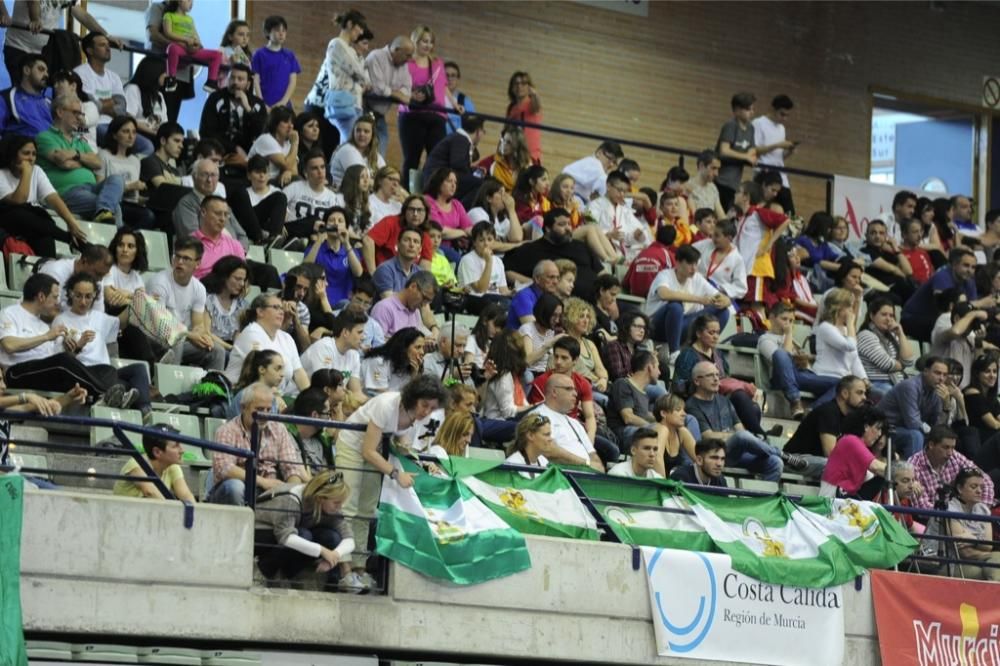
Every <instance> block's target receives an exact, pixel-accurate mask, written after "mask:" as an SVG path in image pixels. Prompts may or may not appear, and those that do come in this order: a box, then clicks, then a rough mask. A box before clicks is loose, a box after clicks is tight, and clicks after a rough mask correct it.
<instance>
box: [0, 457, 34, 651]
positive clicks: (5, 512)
mask: <svg viewBox="0 0 1000 666" xmlns="http://www.w3.org/2000/svg"><path fill="white" fill-rule="evenodd" d="M23 502H24V477H23V476H20V475H18V474H9V475H7V476H4V477H0V665H2V666H27V663H28V654H27V652H25V649H24V632H23V630H22V628H21V521H22V516H23Z"/></svg>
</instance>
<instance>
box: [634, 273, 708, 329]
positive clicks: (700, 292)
mask: <svg viewBox="0 0 1000 666" xmlns="http://www.w3.org/2000/svg"><path fill="white" fill-rule="evenodd" d="M675 270H676V269H673V268H667V269H665V270H662V271H660V272H659V273H657V274H656V277H655V278H653V284H651V285H649V294H648V295H647V296H646V314H647V315H649V316H650V317H652V316H653V314H654V313H655V312H656V311H657V310H659V309H660V306H662V305H663V304H664V303H666V302H667V301H665V300H663V299H662V298H660V297H659V295H658V294H657V293H656V290H657V289H659V288H660V287H666V288H667V289H670V290H671V291H680V292H683V293H685V294H690V295H692V296H715V295H716V294H718V293H719V290H718V289H716V288H715V287H713V286H712V285H711V283H710V282H709V281H708V280H706V279H705V278H703V277H702V276H701V273H695V274H694V275H692V276H691V277H690V278H688V280H687V282H685V283H684V284H680V283H679V282H678V281H677V274H676V273H675V272H674V271H675ZM683 305H684V314H689V313H691V312H697V311H698V310H701V309H702V308H704V307H705V306H704V305H702V304H701V303H691V302H685V303H684V304H683Z"/></svg>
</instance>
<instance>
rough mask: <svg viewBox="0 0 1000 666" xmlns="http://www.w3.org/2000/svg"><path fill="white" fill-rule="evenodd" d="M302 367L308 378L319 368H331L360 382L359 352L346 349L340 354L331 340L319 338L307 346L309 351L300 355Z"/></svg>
mask: <svg viewBox="0 0 1000 666" xmlns="http://www.w3.org/2000/svg"><path fill="white" fill-rule="evenodd" d="M302 367H303V369H305V371H306V374H307V375H309V376H310V377H312V374H313V373H314V372H316V371H317V370H320V369H321V368H333V369H334V370H340V371H341V372H343V373H344V374H345V375H347V374H349V375H350V377H357V378H358V381H361V352H359V351H358V350H357V349H348V350H347V351H346V352H345V353H343V354H341V353H340V350H339V349H337V343H336V342H335V341H334V339H333V338H330V337H324V338H320V339H319V340H317V341H316V342H314V343H312V344H311V345H309V349H307V350H306V352H305V353H304V354H302ZM345 379H346V378H345ZM344 383H345V384H346V383H347V382H346V381H345V382H344Z"/></svg>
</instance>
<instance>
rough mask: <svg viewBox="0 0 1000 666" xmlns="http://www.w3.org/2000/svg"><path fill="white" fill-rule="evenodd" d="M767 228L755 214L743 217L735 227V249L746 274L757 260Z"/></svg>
mask: <svg viewBox="0 0 1000 666" xmlns="http://www.w3.org/2000/svg"><path fill="white" fill-rule="evenodd" d="M766 231H767V227H765V226H764V223H763V222H761V220H760V215H758V214H757V213H756V212H753V213H751V214H750V215H747V216H745V217H744V218H743V219H742V220H740V221H739V223H738V224H737V226H736V239H735V240H736V248H737V249H738V250H739V251H740V256H742V257H743V265H744V266H745V267H746V269H747V274H749V273H750V269H751V268H753V262H754V260H755V259H756V258H757V251H758V250H759V249H760V242H761V241H762V240H764V234H765V232H766Z"/></svg>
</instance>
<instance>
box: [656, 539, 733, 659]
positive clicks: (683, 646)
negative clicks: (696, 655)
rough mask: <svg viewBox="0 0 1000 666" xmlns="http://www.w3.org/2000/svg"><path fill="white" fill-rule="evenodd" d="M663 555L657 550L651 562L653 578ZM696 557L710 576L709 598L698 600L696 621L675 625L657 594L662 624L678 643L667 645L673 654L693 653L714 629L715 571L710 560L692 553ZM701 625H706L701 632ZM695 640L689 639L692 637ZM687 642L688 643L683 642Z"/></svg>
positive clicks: (671, 641) (668, 642)
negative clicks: (654, 570)
mask: <svg viewBox="0 0 1000 666" xmlns="http://www.w3.org/2000/svg"><path fill="white" fill-rule="evenodd" d="M662 553H663V549H657V551H656V554H655V555H653V557H652V559H651V560H650V562H649V567H648V570H647V573H648V574H649V575H650V576H652V575H653V569H654V568H656V564H657V563H658V562H659V561H660V555H661V554H662ZM691 554H692V555H696V556H697V557H698V559H700V560H701V562H702V564H704V565H705V572H706V574H707V575H708V591H709V594H708V598H707V599H706V597H705V596H704V595H702V596H701V597H699V599H698V610H697V612H696V613H695V614H694V619H693V620H691V622H690V623H688V624H686V625H675V624H674V623H673V622H671V621H670V619H669V618H668V617H667V613H666V612H665V611H664V610H663V603H662V600H661V598H660V592H659V591H657V592H656V594H655V598H656V610H657V611H659V613H660V622H661V623H663V626H664V627H665V628H666V630H667V631H668V632H670V633H671V634H673V635H674V636H675V637H676V638H677V639H678V641H677V642H674V641H673V640H668V641H667V645H668V646H669V647H670V649H671V651H673V652H679V653H684V652H691V651H692V650H694V649H695V648H697V647H698V646H699V645H701V643H702V641H704V640H705V637H706V636H708V632H709V631H710V630H711V629H712V622H713V621H714V620H715V606H716V601H717V583H716V580H715V570H714V569H712V565H711V563H709V561H708V558H707V557H705V556H704V555H702V554H701V553H691ZM699 625H704V626H702V627H701V630H700V631H699V629H698V627H699ZM692 635H694V636H693V638H689V637H690V636H692ZM682 640H686V641H687V642H681V641H682Z"/></svg>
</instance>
